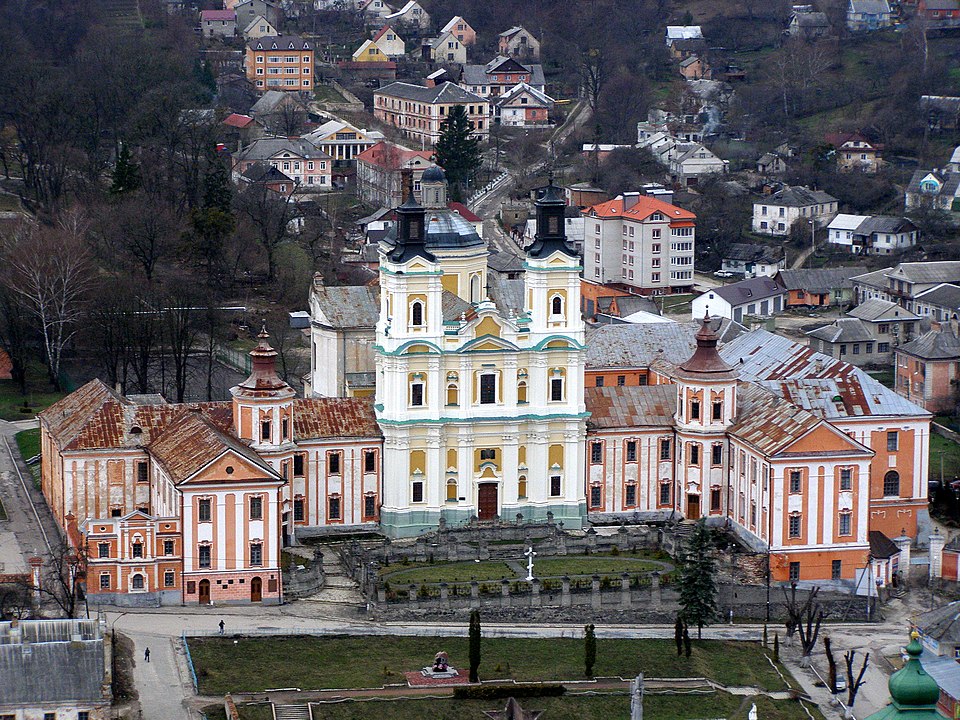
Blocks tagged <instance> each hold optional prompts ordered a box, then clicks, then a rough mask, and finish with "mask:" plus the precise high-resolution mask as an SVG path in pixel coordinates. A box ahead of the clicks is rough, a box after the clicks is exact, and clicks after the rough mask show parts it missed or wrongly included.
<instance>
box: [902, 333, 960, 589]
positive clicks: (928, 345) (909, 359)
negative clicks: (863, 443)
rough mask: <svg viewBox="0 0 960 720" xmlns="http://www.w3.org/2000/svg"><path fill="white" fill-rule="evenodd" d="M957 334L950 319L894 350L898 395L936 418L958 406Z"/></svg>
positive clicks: (959, 365) (959, 355) (959, 343)
mask: <svg viewBox="0 0 960 720" xmlns="http://www.w3.org/2000/svg"><path fill="white" fill-rule="evenodd" d="M958 332H960V331H958V329H957V320H956V319H951V320H948V321H947V322H945V323H942V324H938V325H937V326H936V327H934V328H931V329H930V330H928V331H927V332H925V333H923V334H921V335H919V336H918V337H916V338H914V339H913V340H911V341H910V342H907V343H904V344H903V345H900V346H898V347H897V348H896V350H895V355H896V363H895V365H896V385H895V387H896V391H897V392H898V393H899V394H900V395H903V397H905V398H907V400H910V401H911V402H914V403H916V404H917V405H919V406H920V407H922V408H923V409H925V410H929V411H930V412H932V413H935V414H937V415H940V414H945V415H952V414H953V413H955V412H956V410H957V406H958V404H960V394H958V391H957V387H958V385H960V335H958ZM955 572H956V570H955V569H954V573H955ZM955 578H956V575H955V574H954V579H955Z"/></svg>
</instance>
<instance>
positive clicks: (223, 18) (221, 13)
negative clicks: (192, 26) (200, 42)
mask: <svg viewBox="0 0 960 720" xmlns="http://www.w3.org/2000/svg"><path fill="white" fill-rule="evenodd" d="M200 32H201V34H202V35H203V36H204V37H205V38H212V37H219V38H232V37H233V36H234V35H236V34H237V14H236V13H235V12H234V11H233V10H203V11H201V12H200Z"/></svg>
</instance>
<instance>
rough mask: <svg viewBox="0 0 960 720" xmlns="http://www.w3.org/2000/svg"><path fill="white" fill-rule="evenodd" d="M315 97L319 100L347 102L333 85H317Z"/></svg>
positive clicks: (314, 91)
mask: <svg viewBox="0 0 960 720" xmlns="http://www.w3.org/2000/svg"><path fill="white" fill-rule="evenodd" d="M313 97H314V98H315V99H316V101H317V102H332V103H345V102H346V101H347V99H346V98H345V97H344V96H343V95H341V94H340V93H338V92H337V91H336V90H335V89H334V88H333V86H332V85H317V86H316V87H315V88H314V90H313Z"/></svg>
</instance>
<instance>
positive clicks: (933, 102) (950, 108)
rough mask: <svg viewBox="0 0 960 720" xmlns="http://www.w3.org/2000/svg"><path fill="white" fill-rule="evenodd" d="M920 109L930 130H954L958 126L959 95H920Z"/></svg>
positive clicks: (959, 119) (959, 116)
mask: <svg viewBox="0 0 960 720" xmlns="http://www.w3.org/2000/svg"><path fill="white" fill-rule="evenodd" d="M920 110H921V112H923V113H924V115H925V116H926V119H927V127H929V128H930V129H931V130H956V129H957V127H960V97H953V96H947V95H921V96H920Z"/></svg>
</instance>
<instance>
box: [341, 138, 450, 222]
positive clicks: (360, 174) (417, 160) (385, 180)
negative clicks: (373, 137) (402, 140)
mask: <svg viewBox="0 0 960 720" xmlns="http://www.w3.org/2000/svg"><path fill="white" fill-rule="evenodd" d="M431 157H432V153H430V152H426V151H424V150H410V149H409V148H405V147H403V146H402V145H397V144H396V143H392V142H387V141H383V142H379V143H377V144H376V145H374V146H373V147H371V148H368V149H366V150H364V151H363V152H362V153H360V154H359V155H357V196H358V197H359V198H360V199H361V200H363V201H364V202H365V203H369V204H370V205H373V206H374V207H384V208H395V207H397V206H398V205H400V203H401V202H402V196H403V192H402V188H401V182H400V174H401V172H402V171H403V170H411V171H412V173H413V192H414V195H416V196H417V197H419V196H420V178H421V176H422V175H423V171H424V170H426V169H427V168H430V167H435V166H436V163H435V162H433V160H431Z"/></svg>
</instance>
